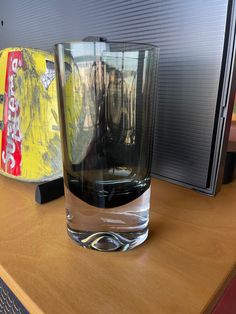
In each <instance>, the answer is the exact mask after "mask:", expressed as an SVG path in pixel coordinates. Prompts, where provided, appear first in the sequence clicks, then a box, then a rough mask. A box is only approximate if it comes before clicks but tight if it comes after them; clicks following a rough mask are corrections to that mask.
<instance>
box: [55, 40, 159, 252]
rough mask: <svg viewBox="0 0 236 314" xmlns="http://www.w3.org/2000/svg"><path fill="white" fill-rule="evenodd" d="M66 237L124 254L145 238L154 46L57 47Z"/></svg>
mask: <svg viewBox="0 0 236 314" xmlns="http://www.w3.org/2000/svg"><path fill="white" fill-rule="evenodd" d="M55 59H56V72H57V85H58V102H59V116H60V127H61V138H62V152H63V169H64V182H65V199H66V215H67V227H68V234H69V236H70V237H71V238H72V239H73V240H75V241H76V242H77V243H79V244H80V245H82V246H84V247H87V248H91V249H95V250H99V251H125V250H128V249H131V248H133V247H135V246H137V245H139V244H141V243H142V242H143V241H145V239H146V238H147V236H148V222H149V207H150V183H151V178H150V170H151V161H152V147H153V127H154V116H155V103H156V98H157V92H156V90H157V88H156V86H157V61H158V49H157V47H155V46H153V45H146V44H137V43H132V42H130V43H125V42H122V43H119V42H96V41H89V42H83V41H82V42H72V43H63V44H57V45H56V46H55Z"/></svg>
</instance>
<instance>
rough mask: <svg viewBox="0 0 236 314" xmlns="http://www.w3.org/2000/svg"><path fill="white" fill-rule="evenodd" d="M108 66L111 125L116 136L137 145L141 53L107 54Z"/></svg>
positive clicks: (108, 113)
mask: <svg viewBox="0 0 236 314" xmlns="http://www.w3.org/2000/svg"><path fill="white" fill-rule="evenodd" d="M103 60H104V61H105V63H106V65H107V76H108V84H107V98H108V99H107V124H108V128H109V130H110V131H111V132H112V135H111V137H112V136H115V138H116V139H117V137H118V140H119V142H122V143H124V144H127V145H131V144H134V143H135V131H134V130H135V124H136V84H137V64H138V52H137V51H128V52H104V53H103Z"/></svg>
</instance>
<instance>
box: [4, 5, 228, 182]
mask: <svg viewBox="0 0 236 314" xmlns="http://www.w3.org/2000/svg"><path fill="white" fill-rule="evenodd" d="M227 3H228V2H227V1H226V0H192V1H191V0H185V1H183V0H165V1H160V0H145V1H143V0H142V1H140V0H129V1H127V0H126V1H125V0H116V1H111V0H109V1H108V0H99V1H98V0H97V1H94V0H87V1H76V0H67V1H66V0H64V1H62V0H59V1H56V0H51V1H46V0H41V1H36V0H24V1H19V0H1V11H0V20H3V21H4V25H3V27H2V26H0V48H4V47H9V46H18V45H19V46H31V47H37V48H41V49H46V50H51V49H52V46H53V44H54V43H56V42H63V41H71V40H78V39H81V38H83V37H85V36H87V35H101V36H106V37H108V39H113V40H134V41H140V42H149V43H154V44H157V45H158V46H159V47H160V49H161V50H160V63H159V105H158V110H157V111H158V114H157V121H156V122H157V123H156V132H155V154H154V162H153V172H154V173H155V174H158V175H160V176H162V177H166V178H171V179H174V180H176V181H178V182H182V183H184V184H190V185H193V186H197V187H201V188H205V187H206V182H207V176H208V171H209V160H210V151H211V147H212V134H213V126H214V116H215V110H216V100H217V91H218V84H219V77H220V70H221V59H222V51H223V43H224V35H225V22H226V12H227Z"/></svg>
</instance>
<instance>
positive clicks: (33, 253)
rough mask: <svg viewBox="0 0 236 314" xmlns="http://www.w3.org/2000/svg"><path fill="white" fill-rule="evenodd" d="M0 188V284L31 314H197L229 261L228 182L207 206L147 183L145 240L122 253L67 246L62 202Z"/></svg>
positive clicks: (234, 253)
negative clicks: (148, 213)
mask: <svg viewBox="0 0 236 314" xmlns="http://www.w3.org/2000/svg"><path fill="white" fill-rule="evenodd" d="M0 190H1V202H0V277H2V279H3V280H4V281H5V282H6V283H7V284H8V285H9V287H10V288H11V289H12V290H13V292H14V293H15V294H16V295H17V296H18V297H19V298H20V300H21V302H22V303H23V304H24V305H25V306H26V307H27V308H28V310H29V311H30V312H31V313H33V314H35V313H42V312H43V313H49V314H50V313H56V314H61V313H63V314H67V313H70V314H72V313H83V314H84V313H96V314H97V313H112V314H114V313H115V314H116V313H117V314H118V313H119V314H120V313H122V314H123V313H127V314H131V313H135V314H136V313H155V314H156V313H165V314H166V313H181V314H183V313H184V314H185V313H188V314H191V313H200V312H201V311H202V309H203V308H204V307H205V306H206V304H207V303H208V302H209V300H210V299H211V298H212V296H213V295H214V293H215V292H216V290H217V289H218V287H219V286H220V285H221V283H222V282H223V280H224V278H225V277H226V275H227V274H228V273H229V271H230V270H231V269H232V267H233V265H234V263H235V261H236V249H235V248H236V181H234V182H232V183H230V184H229V185H225V186H223V188H222V190H221V192H220V193H219V194H218V196H217V197H216V198H210V197H206V196H204V195H201V194H198V193H196V192H193V191H190V190H187V189H185V188H182V187H178V186H175V185H172V184H170V183H167V182H163V181H158V180H153V191H152V210H151V222H150V229H151V232H150V237H149V239H148V241H147V242H146V243H144V244H143V245H141V246H140V247H138V248H136V249H134V250H131V251H129V252H120V253H100V252H95V251H90V250H86V249H84V248H81V247H79V246H77V245H76V244H75V243H74V242H72V240H70V239H69V237H68V236H67V234H66V228H65V213H64V199H63V198H61V199H59V200H56V201H54V202H51V203H49V204H46V205H37V204H35V202H34V186H33V185H30V184H23V183H20V182H16V181H13V180H10V179H7V178H4V177H0Z"/></svg>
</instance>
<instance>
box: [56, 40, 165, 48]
mask: <svg viewBox="0 0 236 314" xmlns="http://www.w3.org/2000/svg"><path fill="white" fill-rule="evenodd" d="M85 43H87V44H91V43H97V44H123V45H136V46H138V45H140V46H146V47H149V48H151V49H160V48H159V47H158V46H157V45H154V44H149V43H142V42H136V41H115V40H111V41H109V40H107V41H96V40H91V41H86V40H74V41H65V42H60V43H56V44H54V48H58V47H59V46H65V45H71V44H78V45H79V44H85Z"/></svg>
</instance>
